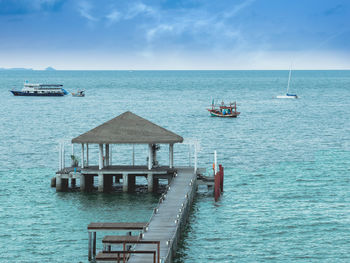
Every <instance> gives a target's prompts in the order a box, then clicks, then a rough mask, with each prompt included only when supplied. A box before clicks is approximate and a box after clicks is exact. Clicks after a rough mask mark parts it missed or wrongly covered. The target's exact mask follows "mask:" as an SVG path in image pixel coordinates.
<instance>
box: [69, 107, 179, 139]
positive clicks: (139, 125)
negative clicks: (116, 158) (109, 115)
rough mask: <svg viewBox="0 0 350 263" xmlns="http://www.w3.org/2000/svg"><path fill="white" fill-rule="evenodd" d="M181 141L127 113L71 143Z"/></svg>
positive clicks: (144, 120)
mask: <svg viewBox="0 0 350 263" xmlns="http://www.w3.org/2000/svg"><path fill="white" fill-rule="evenodd" d="M182 141H183V138H182V137H181V136H179V135H177V134H175V133H173V132H171V131H168V130H167V129H164V128H162V127H160V126H158V125H156V124H154V123H152V122H150V121H148V120H146V119H144V118H141V117H140V116H137V115H135V114H134V113H132V112H130V111H127V112H124V113H123V114H121V115H119V116H117V117H115V118H114V119H111V120H110V121H107V122H105V123H103V124H101V125H100V126H98V127H96V128H94V129H92V130H90V131H88V132H85V133H83V134H81V135H79V136H78V137H76V138H74V139H73V140H72V143H97V144H103V143H108V144H113V143H114V144H150V143H177V142H182Z"/></svg>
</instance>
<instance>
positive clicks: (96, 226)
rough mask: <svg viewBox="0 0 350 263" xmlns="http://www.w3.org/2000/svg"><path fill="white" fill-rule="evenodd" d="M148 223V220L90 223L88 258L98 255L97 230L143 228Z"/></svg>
mask: <svg viewBox="0 0 350 263" xmlns="http://www.w3.org/2000/svg"><path fill="white" fill-rule="evenodd" d="M147 225H148V223H146V222H117V223H111V222H104V223H90V224H89V225H88V227H87V229H88V232H89V251H88V258H89V260H91V259H92V256H95V255H96V232H97V231H120V230H126V231H133V230H140V231H141V230H143V229H144V228H145V227H146V226H147Z"/></svg>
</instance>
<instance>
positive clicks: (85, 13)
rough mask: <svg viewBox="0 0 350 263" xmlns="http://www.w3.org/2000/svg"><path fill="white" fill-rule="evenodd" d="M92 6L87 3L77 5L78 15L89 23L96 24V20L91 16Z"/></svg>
mask: <svg viewBox="0 0 350 263" xmlns="http://www.w3.org/2000/svg"><path fill="white" fill-rule="evenodd" d="M91 9H92V5H91V4H90V3H89V2H86V1H82V2H80V3H79V7H78V11H79V13H80V15H81V16H82V17H84V18H86V19H87V20H89V21H90V22H96V21H98V19H97V18H96V17H95V16H93V15H92V14H91Z"/></svg>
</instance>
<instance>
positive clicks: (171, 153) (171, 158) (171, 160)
mask: <svg viewBox="0 0 350 263" xmlns="http://www.w3.org/2000/svg"><path fill="white" fill-rule="evenodd" d="M173 166H174V144H172V143H171V144H169V168H173Z"/></svg>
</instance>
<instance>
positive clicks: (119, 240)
mask: <svg viewBox="0 0 350 263" xmlns="http://www.w3.org/2000/svg"><path fill="white" fill-rule="evenodd" d="M139 239H140V237H139V236H117V235H115V236H104V237H103V239H102V243H107V244H123V243H124V242H136V241H138V240H139Z"/></svg>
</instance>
